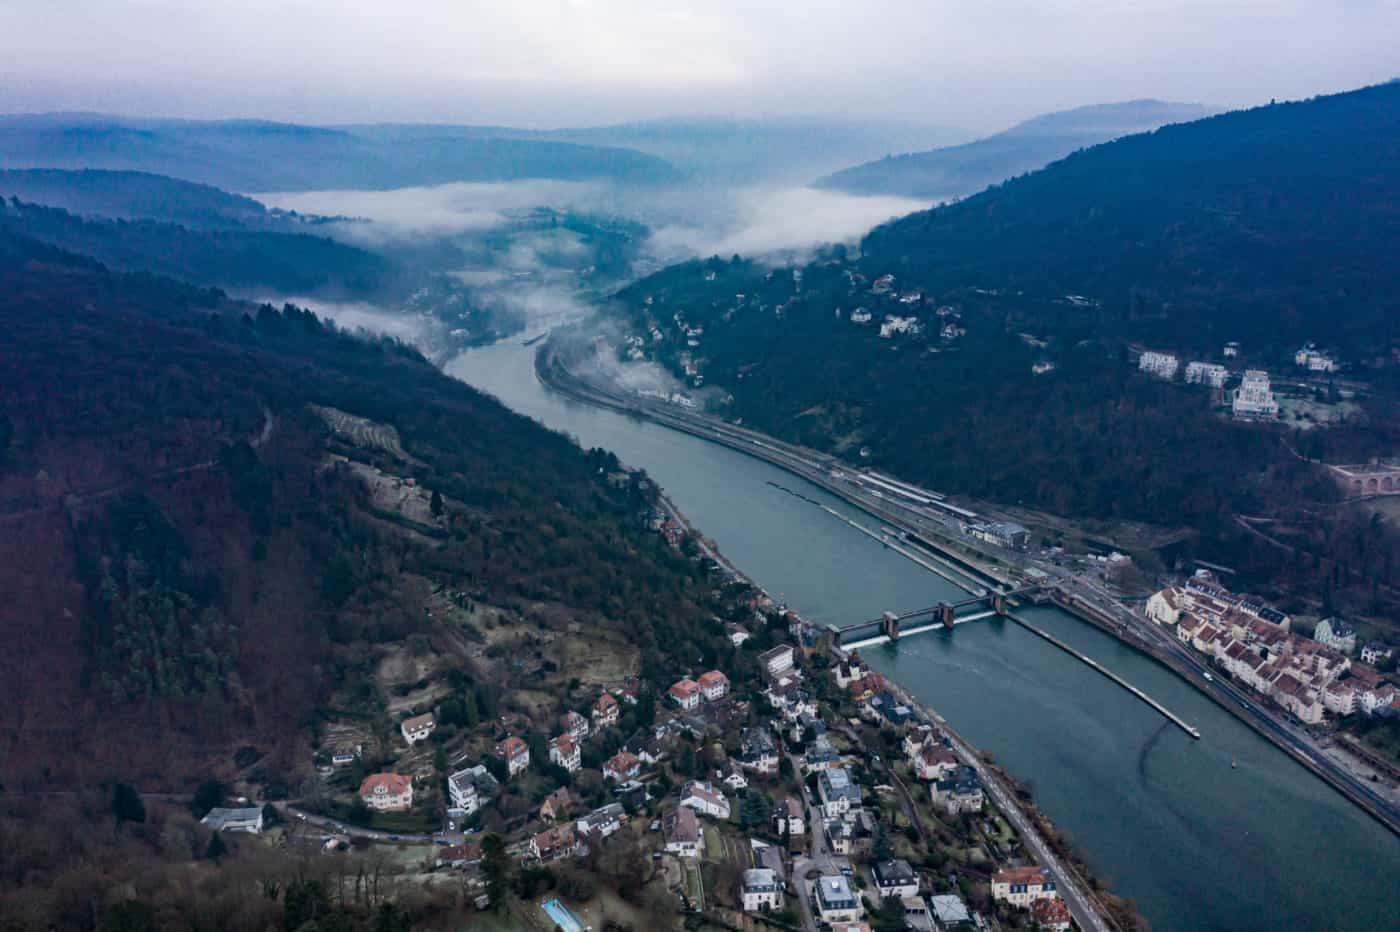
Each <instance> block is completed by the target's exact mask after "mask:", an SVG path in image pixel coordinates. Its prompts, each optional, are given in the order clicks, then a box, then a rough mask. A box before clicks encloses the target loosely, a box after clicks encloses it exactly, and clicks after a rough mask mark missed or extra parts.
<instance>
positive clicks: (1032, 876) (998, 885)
mask: <svg viewBox="0 0 1400 932" xmlns="http://www.w3.org/2000/svg"><path fill="white" fill-rule="evenodd" d="M1059 896H1060V894H1059V893H1058V892H1057V890H1056V886H1055V878H1053V877H1052V876H1050V872H1049V871H1048V870H1046V869H1044V868H1042V867H1035V866H1031V867H1012V868H1008V869H1007V870H1001V871H997V872H996V873H995V874H993V875H992V899H994V900H997V901H998V902H1002V903H1010V904H1011V905H1012V906H1019V907H1021V908H1022V909H1029V908H1030V905H1031V904H1032V903H1034V902H1035V901H1036V900H1042V899H1058V898H1059Z"/></svg>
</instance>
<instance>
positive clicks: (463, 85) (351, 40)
mask: <svg viewBox="0 0 1400 932" xmlns="http://www.w3.org/2000/svg"><path fill="white" fill-rule="evenodd" d="M1397 50H1400V0H705V2H689V0H635V2H634V0H495V2H479V0H392V2H388V0H0V111H7V112H28V111H38V110H57V109H66V110H76V109H82V110H103V111H109V112H117V113H127V114H148V115H162V116H194V117H225V116H250V117H252V116H256V117H266V118H271V119H282V120H299V121H306V122H337V121H340V122H348V121H369V120H428V121H454V122H473V123H509V124H515V125H524V126H560V125H580V124H594V123H604V122H610V121H616V120H624V119H633V118H642V117H650V116H662V115H679V114H696V113H705V114H731V115H750V116H763V115H773V114H778V113H789V112H790V113H800V114H806V115H822V114H825V115H833V116H853V115H863V116H871V117H894V118H901V119H913V120H918V121H922V122H931V123H945V124H951V125H957V126H962V127H966V128H969V129H975V130H986V129H995V128H999V127H1001V126H1004V125H1007V124H1010V123H1011V122H1014V121H1015V120H1018V119H1021V118H1024V117H1026V116H1031V115H1034V114H1036V113H1041V112H1045V111H1048V110H1053V109H1062V108H1064V107H1069V106H1076V105H1079V104H1085V103H1097V102H1106V101H1111V100H1124V99H1129V98H1136V97H1160V98H1166V99H1172V100H1181V101H1199V102H1203V103H1211V104H1221V105H1245V104H1253V103H1260V102H1266V101H1268V100H1269V99H1270V98H1274V97H1276V98H1279V99H1284V98H1294V97H1303V96H1310V95H1312V94H1316V93H1323V92H1328V91H1337V90H1343V89H1347V88H1351V87H1356V86H1360V85H1363V84H1370V83H1375V82H1377V81H1382V80H1386V79H1388V78H1391V77H1394V76H1395V75H1396V74H1397V73H1400V52H1398V51H1397Z"/></svg>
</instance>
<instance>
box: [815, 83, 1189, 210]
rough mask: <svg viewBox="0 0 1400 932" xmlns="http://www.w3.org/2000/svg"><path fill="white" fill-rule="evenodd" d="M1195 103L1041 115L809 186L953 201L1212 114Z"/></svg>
mask: <svg viewBox="0 0 1400 932" xmlns="http://www.w3.org/2000/svg"><path fill="white" fill-rule="evenodd" d="M1213 112H1215V111H1213V110H1212V109H1211V108H1209V107H1205V106H1202V105H1201V104H1178V103H1167V102H1165V101H1160V100H1134V101H1129V102H1127V103H1115V104H1098V105H1094V106H1089V107H1079V108H1077V109H1074V110H1065V111H1062V112H1059V113H1049V114H1045V115H1044V116H1038V117H1035V118H1034V119H1031V120H1027V121H1026V122H1024V123H1019V124H1017V125H1016V126H1013V127H1012V128H1011V129H1008V130H1006V131H1005V132H1001V133H997V134H996V135H993V136H988V137H986V138H985V139H978V140H976V141H975V142H969V143H965V144H963V145H959V146H949V147H946V148H941V149H934V150H932V151H929V152H914V153H911V154H908V155H898V156H886V157H885V158H883V159H880V160H879V161H875V162H867V163H865V164H863V165H857V166H855V167H854V168H847V169H845V170H844V171H839V172H836V173H835V174H832V175H828V176H827V177H825V178H822V179H821V180H819V181H818V182H817V187H822V188H830V189H834V190H840V191H848V192H851V193H854V194H894V195H903V196H907V197H920V198H927V199H929V200H946V199H948V198H952V197H961V196H963V195H966V194H972V193H975V192H977V191H980V190H982V189H983V188H985V187H987V186H988V185H992V184H997V183H998V182H1001V181H1005V180H1006V179H1007V178H1014V177H1016V176H1017V175H1021V174H1024V173H1025V172H1028V171H1034V170H1036V169H1037V168H1043V167H1044V166H1046V165H1048V164H1050V163H1051V162H1053V161H1055V160H1057V159H1062V158H1064V157H1065V156H1067V155H1069V154H1070V153H1071V152H1074V151H1075V150H1077V149H1083V148H1087V147H1088V146H1093V145H1098V144H1099V143H1102V142H1107V141H1109V140H1111V139H1116V138H1118V137H1120V136H1127V135H1130V134H1133V133H1141V132H1146V131H1147V130H1151V129H1156V128H1157V127H1159V126H1164V125H1166V124H1168V123H1181V122H1186V121H1189V120H1197V119H1200V118H1201V117H1204V116H1208V115H1210V114H1211V113H1213Z"/></svg>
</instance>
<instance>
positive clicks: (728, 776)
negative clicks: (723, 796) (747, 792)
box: [715, 761, 749, 791]
mask: <svg viewBox="0 0 1400 932" xmlns="http://www.w3.org/2000/svg"><path fill="white" fill-rule="evenodd" d="M715 782H716V783H721V784H723V785H724V786H726V787H728V788H729V789H731V790H735V791H738V790H743V789H748V786H749V778H748V777H746V776H744V772H743V771H742V770H740V769H739V768H738V767H737V766H736V765H735V764H734V763H733V762H732V761H726V762H725V764H724V766H723V767H720V768H719V769H718V770H716V771H715Z"/></svg>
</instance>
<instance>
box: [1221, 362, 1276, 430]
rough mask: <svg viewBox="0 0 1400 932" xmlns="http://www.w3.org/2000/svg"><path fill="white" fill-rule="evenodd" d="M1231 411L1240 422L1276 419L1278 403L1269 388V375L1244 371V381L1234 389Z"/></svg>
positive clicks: (1252, 370) (1259, 371)
mask: <svg viewBox="0 0 1400 932" xmlns="http://www.w3.org/2000/svg"><path fill="white" fill-rule="evenodd" d="M1232 410H1233V412H1234V415H1235V417H1236V418H1238V419H1240V420H1272V419H1274V418H1276V417H1278V402H1277V401H1275V400H1274V393H1273V391H1272V390H1271V389H1270V387H1269V373H1267V372H1265V371H1264V370H1262V369H1246V370H1245V373H1244V380H1243V381H1242V382H1240V387H1239V388H1237V389H1235V400H1234V404H1233V405H1232Z"/></svg>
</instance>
